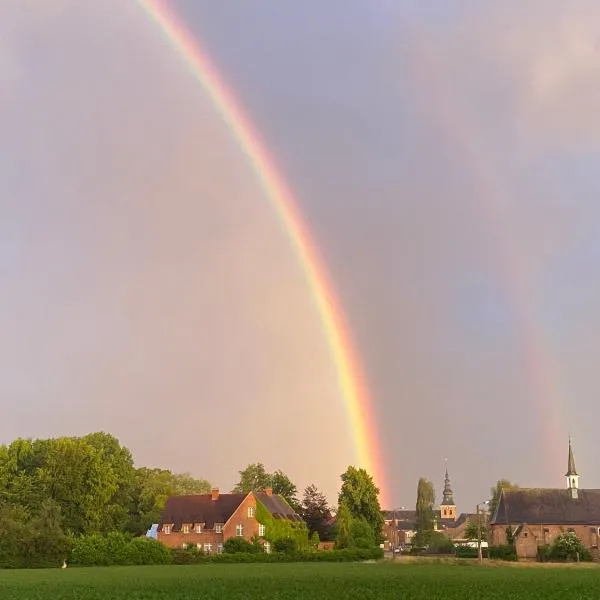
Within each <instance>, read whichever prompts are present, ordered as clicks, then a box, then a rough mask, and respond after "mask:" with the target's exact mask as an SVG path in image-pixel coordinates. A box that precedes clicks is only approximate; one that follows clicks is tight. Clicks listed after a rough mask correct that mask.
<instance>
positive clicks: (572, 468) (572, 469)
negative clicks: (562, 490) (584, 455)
mask: <svg viewBox="0 0 600 600" xmlns="http://www.w3.org/2000/svg"><path fill="white" fill-rule="evenodd" d="M572 475H577V469H576V468H575V459H574V458H573V446H571V438H569V466H568V469H567V474H566V475H565V477H571V476H572Z"/></svg>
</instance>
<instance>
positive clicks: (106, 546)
mask: <svg viewBox="0 0 600 600" xmlns="http://www.w3.org/2000/svg"><path fill="white" fill-rule="evenodd" d="M70 562H71V563H72V564H74V565H80V566H108V565H164V564H169V563H171V562H172V556H171V551H170V550H169V549H168V548H167V547H166V546H165V545H164V544H162V543H160V542H157V541H156V540H152V539H148V538H131V537H130V536H128V535H125V534H123V533H118V532H113V533H109V534H108V535H107V536H102V535H98V534H92V535H84V536H80V537H78V538H75V539H74V540H73V549H72V552H71V559H70Z"/></svg>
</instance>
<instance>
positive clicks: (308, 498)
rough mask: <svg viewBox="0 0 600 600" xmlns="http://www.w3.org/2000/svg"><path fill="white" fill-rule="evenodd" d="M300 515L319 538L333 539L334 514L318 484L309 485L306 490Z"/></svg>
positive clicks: (311, 531) (310, 530)
mask: <svg viewBox="0 0 600 600" xmlns="http://www.w3.org/2000/svg"><path fill="white" fill-rule="evenodd" d="M300 515H301V516H302V518H303V519H304V522H305V523H306V525H307V527H308V530H309V532H310V533H311V534H313V533H315V532H316V533H317V534H318V536H319V540H324V541H325V540H331V539H332V537H333V531H332V514H331V508H330V507H329V503H328V502H327V498H326V497H325V495H324V494H322V493H321V492H319V490H318V489H317V487H316V486H314V485H309V486H308V487H307V488H305V490H304V496H303V498H302V503H301V507H300Z"/></svg>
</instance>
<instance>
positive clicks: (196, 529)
mask: <svg viewBox="0 0 600 600" xmlns="http://www.w3.org/2000/svg"><path fill="white" fill-rule="evenodd" d="M194 531H195V532H196V533H202V524H201V523H196V525H195V526H194Z"/></svg>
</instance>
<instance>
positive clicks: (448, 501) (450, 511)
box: [440, 462, 456, 521]
mask: <svg viewBox="0 0 600 600" xmlns="http://www.w3.org/2000/svg"><path fill="white" fill-rule="evenodd" d="M440 517H441V518H442V519H452V520H453V521H456V504H454V493H453V492H452V486H451V485H450V477H448V463H447V462H446V475H445V477H444V492H443V495H442V503H441V504H440Z"/></svg>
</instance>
